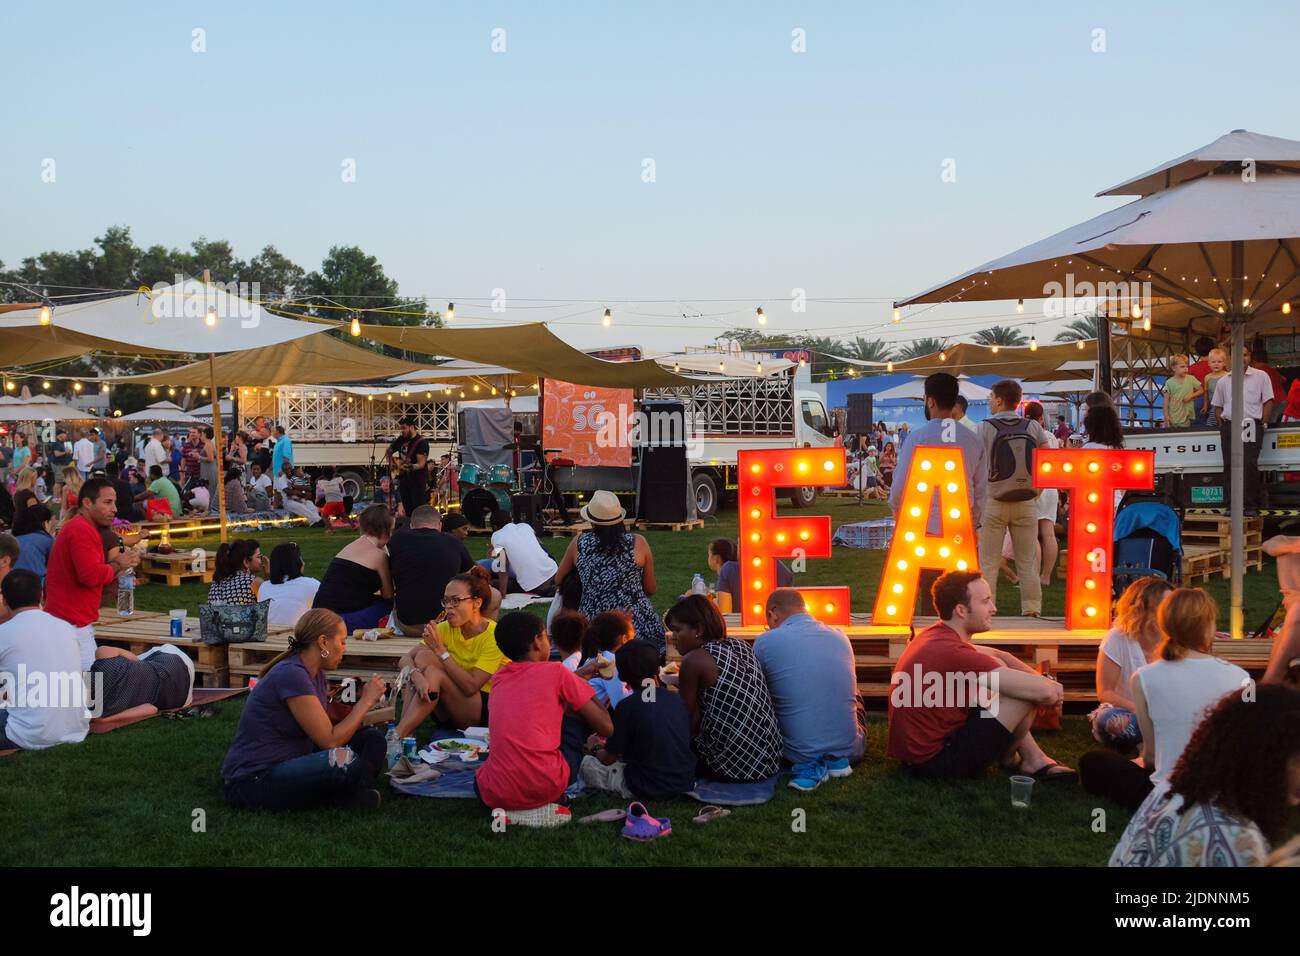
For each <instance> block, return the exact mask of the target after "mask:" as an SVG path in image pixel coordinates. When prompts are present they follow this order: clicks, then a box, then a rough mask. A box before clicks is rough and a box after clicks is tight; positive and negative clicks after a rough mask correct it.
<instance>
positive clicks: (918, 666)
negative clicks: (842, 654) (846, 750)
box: [889, 571, 1078, 780]
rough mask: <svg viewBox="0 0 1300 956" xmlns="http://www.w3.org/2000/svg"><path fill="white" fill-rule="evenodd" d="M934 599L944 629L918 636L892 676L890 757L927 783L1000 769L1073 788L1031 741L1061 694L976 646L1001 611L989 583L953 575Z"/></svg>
mask: <svg viewBox="0 0 1300 956" xmlns="http://www.w3.org/2000/svg"><path fill="white" fill-rule="evenodd" d="M933 594H934V605H935V608H936V610H937V611H938V612H939V622H938V623H937V624H932V625H930V626H929V627H927V628H926V629H925V630H924V631H922V632H921V633H920V634H918V635H917V636H916V638H915V639H914V640H913V641H912V643H911V644H909V645H908V646H907V650H905V651H904V652H903V655H902V657H900V658H899V659H898V664H897V665H896V666H895V668H894V675H893V678H892V680H891V685H892V688H891V691H890V695H889V756H891V757H893V758H894V759H895V760H899V761H901V762H902V763H903V766H904V767H905V768H906V769H907V770H908V771H910V772H911V773H913V774H914V775H916V776H918V777H923V778H928V779H937V780H952V779H959V778H963V777H978V776H982V775H983V774H984V772H985V771H986V770H987V769H988V766H989V764H991V763H993V762H994V761H996V762H998V763H999V764H1000V765H1001V766H1003V767H1005V768H1007V769H1013V768H1014V769H1017V770H1018V771H1019V772H1020V773H1022V774H1025V775H1027V776H1031V777H1034V778H1036V779H1038V780H1075V779H1077V776H1078V775H1077V774H1076V773H1075V772H1074V771H1073V770H1070V769H1069V768H1068V767H1064V766H1062V765H1060V764H1058V763H1057V762H1056V761H1054V760H1052V758H1051V757H1049V756H1047V754H1045V753H1043V751H1042V750H1041V749H1040V748H1039V746H1038V744H1036V743H1035V742H1034V738H1033V737H1032V736H1031V735H1030V733H1029V728H1030V727H1031V726H1032V725H1033V722H1034V716H1035V715H1036V714H1037V712H1038V708H1039V707H1040V706H1044V705H1046V706H1053V705H1058V704H1060V703H1061V702H1062V700H1064V693H1065V692H1064V690H1063V689H1062V687H1061V685H1060V684H1058V683H1057V682H1056V681H1054V680H1052V679H1051V678H1048V677H1043V676H1042V675H1040V674H1038V673H1037V672H1036V671H1034V670H1033V669H1032V668H1030V667H1029V666H1028V665H1026V664H1025V663H1023V662H1022V661H1021V660H1020V659H1019V658H1017V657H1015V656H1014V655H1012V654H1008V653H1007V652H1006V651H1000V650H997V649H995V648H992V647H977V646H976V645H975V644H973V643H972V642H971V638H972V637H973V636H974V635H976V634H980V633H982V632H984V631H987V630H989V628H990V627H992V624H993V615H994V613H995V612H996V611H997V608H996V607H995V606H994V603H993V593H992V591H991V590H990V589H989V584H988V582H987V581H985V580H984V578H983V577H981V576H980V575H979V574H978V573H976V572H971V571H950V572H948V573H947V574H944V575H942V576H940V578H939V580H937V581H935V582H934V589H933Z"/></svg>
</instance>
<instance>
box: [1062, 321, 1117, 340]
mask: <svg viewBox="0 0 1300 956" xmlns="http://www.w3.org/2000/svg"><path fill="white" fill-rule="evenodd" d="M1102 321H1105V320H1104V319H1103V320H1102ZM1096 337H1097V319H1096V317H1094V316H1086V317H1081V318H1078V319H1073V320H1071V321H1070V322H1068V323H1067V324H1066V326H1065V329H1064V331H1061V332H1058V333H1057V335H1056V341H1058V342H1082V341H1083V340H1085V339H1095V338H1096Z"/></svg>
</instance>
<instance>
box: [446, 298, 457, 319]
mask: <svg viewBox="0 0 1300 956" xmlns="http://www.w3.org/2000/svg"><path fill="white" fill-rule="evenodd" d="M447 321H448V322H455V321H456V303H455V302H448V303H447Z"/></svg>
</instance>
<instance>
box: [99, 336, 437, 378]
mask: <svg viewBox="0 0 1300 956" xmlns="http://www.w3.org/2000/svg"><path fill="white" fill-rule="evenodd" d="M313 328H314V329H315V330H316V334H314V335H311V336H309V337H307V338H300V339H295V340H293V341H291V342H284V343H281V344H279V345H269V346H266V347H264V348H258V349H249V350H247V351H243V352H229V353H227V354H225V355H218V356H217V357H216V361H215V364H216V380H217V383H218V384H220V385H257V386H270V385H328V384H330V383H332V382H364V381H367V380H369V379H375V378H391V377H392V376H394V375H402V374H404V373H406V372H410V371H413V370H415V369H417V368H419V366H418V365H416V364H414V363H412V362H403V361H400V360H398V359H395V358H390V357H388V356H387V355H380V354H379V353H378V352H372V351H370V350H369V349H363V348H359V347H358V346H355V345H352V344H350V343H348V342H342V341H340V340H338V339H336V338H335V337H334V336H332V335H330V334H329V333H328V332H326V331H323V330H321V328H320V326H314V327H313ZM101 381H110V382H134V383H138V384H144V385H208V384H210V383H211V381H212V369H211V368H210V367H209V363H208V362H207V361H206V360H205V361H201V362H193V363H191V364H189V365H181V366H179V367H177V368H173V369H168V370H166V371H162V372H145V373H143V374H140V375H123V376H116V377H105V378H103V379H101Z"/></svg>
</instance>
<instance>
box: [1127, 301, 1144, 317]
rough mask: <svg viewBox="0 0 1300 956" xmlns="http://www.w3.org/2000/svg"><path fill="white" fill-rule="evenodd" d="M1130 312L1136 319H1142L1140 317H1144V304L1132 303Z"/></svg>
mask: <svg viewBox="0 0 1300 956" xmlns="http://www.w3.org/2000/svg"><path fill="white" fill-rule="evenodd" d="M1129 314H1130V315H1132V316H1133V318H1135V319H1140V318H1142V305H1141V303H1138V302H1134V303H1133V305H1132V307H1131V308H1130V309H1129Z"/></svg>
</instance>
